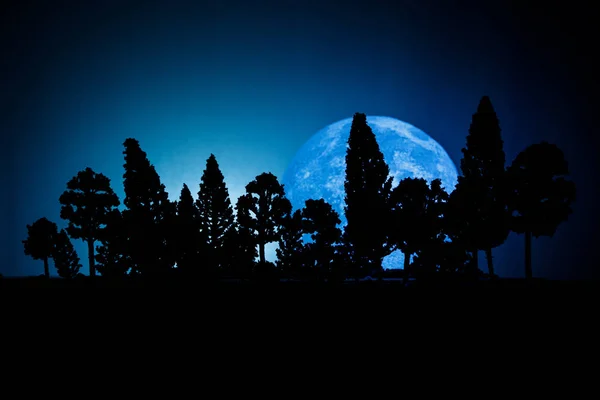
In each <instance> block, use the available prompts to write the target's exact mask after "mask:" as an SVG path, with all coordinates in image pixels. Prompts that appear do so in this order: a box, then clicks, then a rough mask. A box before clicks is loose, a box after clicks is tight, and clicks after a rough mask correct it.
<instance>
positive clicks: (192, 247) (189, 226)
mask: <svg viewBox="0 0 600 400" xmlns="http://www.w3.org/2000/svg"><path fill="white" fill-rule="evenodd" d="M199 215H200V214H199V212H198V208H197V207H196V204H195V203H194V198H193V197H192V193H191V192H190V189H189V188H188V187H187V185H186V184H185V183H184V184H183V188H182V189H181V194H180V196H179V202H178V203H177V224H176V233H175V234H176V241H175V242H176V254H177V259H176V261H177V268H178V269H179V270H180V271H181V272H182V274H183V275H187V276H189V275H191V274H195V273H197V272H198V271H197V269H198V263H199V261H200V259H199V257H200V253H201V249H202V248H203V245H204V246H205V245H206V243H205V240H202V237H201V234H200V218H199Z"/></svg>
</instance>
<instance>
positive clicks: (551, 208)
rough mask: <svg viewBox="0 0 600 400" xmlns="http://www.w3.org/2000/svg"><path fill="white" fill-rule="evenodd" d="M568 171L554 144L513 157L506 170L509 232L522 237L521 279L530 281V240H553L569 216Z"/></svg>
mask: <svg viewBox="0 0 600 400" xmlns="http://www.w3.org/2000/svg"><path fill="white" fill-rule="evenodd" d="M568 175H569V167H568V164H567V161H566V160H565V157H564V154H563V152H562V151H561V150H560V149H559V148H558V147H557V146H556V145H554V144H550V143H547V142H542V143H538V144H533V145H531V146H529V147H527V148H526V149H525V150H523V151H522V152H521V153H519V154H518V155H517V157H516V158H515V160H514V161H513V162H512V164H511V165H510V167H509V168H508V176H509V178H510V190H509V192H510V195H509V209H510V211H511V214H512V230H513V231H514V232H517V233H524V234H525V276H526V277H527V278H531V277H532V276H533V270H532V266H531V237H532V236H534V237H539V236H550V237H551V236H553V235H554V233H555V232H556V229H557V228H558V226H559V225H560V224H561V223H562V222H564V221H566V220H567V219H568V217H569V215H570V214H571V213H572V212H573V210H572V209H571V203H572V202H574V201H575V196H576V188H575V183H573V182H572V181H569V180H567V177H568Z"/></svg>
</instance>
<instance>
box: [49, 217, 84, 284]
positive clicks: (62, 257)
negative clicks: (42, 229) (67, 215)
mask: <svg viewBox="0 0 600 400" xmlns="http://www.w3.org/2000/svg"><path fill="white" fill-rule="evenodd" d="M52 258H53V259H54V266H55V267H56V272H58V276H60V277H61V278H65V279H73V278H75V277H76V276H77V274H78V273H79V269H80V268H81V264H80V263H79V256H77V252H76V251H75V248H73V244H72V243H71V239H70V238H69V236H68V235H67V232H66V231H65V230H64V229H61V231H60V232H59V233H58V234H57V235H56V238H55V240H54V246H53V248H52Z"/></svg>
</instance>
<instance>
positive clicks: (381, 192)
mask: <svg viewBox="0 0 600 400" xmlns="http://www.w3.org/2000/svg"><path fill="white" fill-rule="evenodd" d="M388 175H389V168H388V166H387V164H386V163H385V160H384V158H383V154H382V153H381V151H380V149H379V145H378V144H377V140H376V138H375V135H374V134H373V131H372V130H371V127H369V125H368V124H367V117H366V115H365V114H361V113H356V114H354V118H353V120H352V126H351V128H350V136H349V138H348V148H347V152H346V179H345V182H344V189H345V192H346V196H345V199H344V200H345V207H344V212H345V215H346V220H347V225H346V227H345V230H344V237H345V239H346V240H347V241H348V243H349V245H350V246H351V249H352V250H351V252H352V262H353V263H355V265H356V267H357V268H358V269H359V270H361V269H362V270H363V272H366V273H367V274H369V273H371V272H373V271H375V272H377V273H380V272H381V269H382V267H381V262H382V260H383V257H385V256H386V255H388V254H389V253H390V247H389V246H388V245H387V238H386V235H387V228H385V225H386V223H387V222H388V220H389V218H388V214H389V211H388V199H389V195H390V192H391V188H392V178H391V177H389V176H388Z"/></svg>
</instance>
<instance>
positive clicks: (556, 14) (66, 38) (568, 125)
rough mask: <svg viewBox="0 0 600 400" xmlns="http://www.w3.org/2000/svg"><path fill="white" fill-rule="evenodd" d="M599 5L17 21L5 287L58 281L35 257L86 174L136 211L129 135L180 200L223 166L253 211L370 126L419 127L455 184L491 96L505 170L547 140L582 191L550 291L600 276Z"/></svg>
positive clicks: (25, 16) (350, 5)
mask: <svg viewBox="0 0 600 400" xmlns="http://www.w3.org/2000/svg"><path fill="white" fill-rule="evenodd" d="M88 3H89V4H88ZM451 3H452V4H451ZM559 3H560V4H563V5H562V6H561V7H559ZM565 4H567V5H565ZM585 4H586V2H578V1H570V2H567V3H565V2H553V1H546V2H536V3H532V2H527V1H515V2H500V1H486V2H483V4H479V3H478V2H473V1H455V2H450V1H419V0H410V1H396V2H392V1H385V2H383V1H374V0H371V1H354V0H346V1H337V0H321V1H312V0H302V1H300V0H298V1H292V0H278V1H233V0H213V1H194V2H190V1H186V2H184V1H177V0H170V1H151V0H146V1H126V0H119V1H112V0H108V1H102V2H83V1H45V2H44V1H17V2H13V4H12V5H10V4H9V5H8V6H7V5H6V3H5V5H3V6H2V7H3V8H2V9H1V12H2V15H1V21H0V22H1V23H0V29H1V31H0V44H1V45H2V48H1V49H2V56H1V57H0V63H1V64H0V68H1V72H2V75H1V76H2V81H1V85H2V86H0V117H1V118H0V129H1V133H2V140H3V142H2V155H1V158H2V167H3V169H2V171H3V174H2V179H3V182H2V205H3V206H4V207H3V208H2V209H3V213H2V215H1V217H2V227H3V229H2V231H1V232H0V234H2V235H3V237H2V238H1V239H2V240H1V242H0V243H1V245H0V246H1V247H0V252H1V258H0V260H1V261H0V263H1V264H0V273H2V274H4V275H33V274H36V275H37V274H39V273H42V272H43V269H42V268H43V267H42V263H41V261H33V260H31V259H29V258H28V257H25V256H24V255H23V248H22V245H21V243H20V241H21V240H23V239H24V238H25V237H26V227H25V226H26V224H30V223H32V222H33V221H35V220H36V219H38V218H40V217H43V216H46V217H47V218H49V219H51V220H53V221H55V222H57V223H58V224H59V227H64V226H66V224H65V222H64V221H62V220H61V219H60V217H59V211H60V205H59V203H58V197H59V196H60V194H61V193H62V191H63V190H64V189H65V187H66V182H67V181H68V180H69V179H70V178H71V177H72V176H74V175H75V174H76V173H77V171H79V170H81V169H84V168H85V167H86V166H90V167H92V168H93V169H94V170H96V171H97V172H102V173H104V174H105V175H107V176H108V177H109V178H110V179H111V180H112V184H113V187H114V189H115V191H116V192H117V194H118V195H119V197H120V198H121V199H122V198H123V187H122V174H123V155H122V151H123V146H122V144H123V141H124V140H125V138H127V137H135V138H136V139H138V140H139V141H140V144H141V146H142V149H143V150H145V151H146V152H147V153H148V157H149V159H150V161H151V162H152V163H153V164H154V165H155V166H156V169H157V171H158V173H159V174H160V175H161V178H162V180H163V183H165V185H166V186H167V190H168V191H169V194H170V197H171V198H172V199H175V198H176V197H178V195H179V191H180V189H181V186H182V184H183V183H184V182H185V183H187V184H188V186H190V188H191V190H192V192H193V193H194V194H195V193H196V192H197V190H198V189H197V188H198V183H199V181H200V176H201V174H202V171H203V169H204V167H205V162H206V159H207V158H208V156H209V155H210V153H214V154H215V155H216V157H217V160H218V161H219V163H220V165H221V168H222V171H223V173H224V175H225V179H226V181H227V184H228V186H229V188H230V194H231V196H232V198H233V199H237V197H238V196H239V195H240V194H241V193H242V192H243V188H244V186H245V185H246V183H248V182H249V181H250V180H252V179H253V178H254V177H255V176H256V175H258V174H259V173H261V172H266V171H269V172H272V173H274V174H275V175H276V176H278V177H281V176H282V174H283V172H284V171H285V169H286V166H287V164H288V163H289V161H290V160H291V159H292V158H293V156H294V154H295V152H296V151H297V150H298V149H299V147H300V146H301V145H302V144H303V143H304V142H305V141H306V140H307V139H308V138H309V137H310V136H311V135H313V134H314V133H316V132H317V131H318V130H319V129H321V128H323V127H325V126H326V125H328V124H330V123H333V122H336V121H338V120H341V119H343V118H348V117H351V116H352V115H353V113H355V112H364V113H366V114H368V115H386V116H390V117H394V118H398V119H401V120H403V121H406V122H408V123H410V124H412V125H415V126H416V127H418V128H420V129H422V130H424V131H425V132H427V133H428V134H429V135H431V136H432V137H433V138H434V139H436V140H437V141H438V142H439V143H440V144H441V145H442V146H444V148H445V149H446V150H447V152H448V153H449V154H450V156H451V158H452V159H453V160H454V162H455V163H456V165H457V166H458V165H459V162H460V158H461V152H460V149H461V148H462V147H463V146H464V144H465V136H466V134H467V131H468V128H469V124H470V120H471V115H472V113H473V112H474V111H475V110H476V108H477V104H478V102H479V99H480V98H481V96H483V95H489V96H490V97H491V99H492V103H493V105H494V107H495V108H496V111H497V113H498V117H499V119H500V122H501V125H502V129H503V138H504V142H505V151H506V156H507V163H510V162H511V161H512V160H513V159H514V157H515V156H516V154H517V153H518V152H519V151H521V150H523V149H524V148H525V147H526V146H527V145H529V144H532V143H536V142H539V141H542V140H548V141H550V142H553V143H556V144H557V145H558V146H559V147H560V148H561V149H563V151H564V153H565V155H566V158H567V160H568V161H569V166H570V169H571V173H572V179H573V180H574V181H575V183H576V185H577V188H578V199H577V202H576V204H574V207H573V208H574V213H573V215H572V216H571V218H570V220H569V221H568V222H567V223H565V224H564V225H562V226H561V227H559V229H558V231H557V233H556V235H555V237H554V238H551V239H546V238H542V239H536V240H534V242H533V268H534V273H535V274H536V275H538V276H544V277H548V278H587V277H591V276H592V275H594V274H595V276H597V270H596V269H593V268H592V267H591V266H592V265H593V264H594V263H593V262H592V261H591V260H592V257H593V256H594V255H595V251H594V250H595V249H594V247H595V246H597V243H598V233H597V232H598V231H597V226H598V225H597V223H598V211H597V209H596V208H595V206H596V204H597V203H598V194H599V193H598V186H599V185H598V170H600V169H599V168H598V163H597V161H596V157H595V153H596V151H597V149H598V133H597V132H596V129H595V128H596V126H597V121H596V115H598V113H597V108H596V101H595V97H596V96H595V91H596V89H597V87H598V85H597V82H596V79H595V75H594V73H595V72H594V71H595V70H597V67H598V64H597V62H596V61H595V53H596V52H597V50H596V49H597V45H596V44H595V43H594V41H593V37H594V36H596V34H597V32H596V30H597V28H595V26H597V14H596V13H595V11H592V10H591V9H586V8H585V6H584V5H585ZM565 7H568V8H565ZM589 7H592V6H591V5H590V6H589ZM77 243H78V244H77V247H76V248H77V250H78V251H79V253H80V257H81V258H82V261H83V262H84V263H85V262H86V259H87V254H86V252H85V246H83V245H82V244H81V242H80V241H77ZM480 260H481V259H480ZM480 262H481V264H480V265H481V267H482V268H483V269H485V264H484V261H483V260H482V261H480ZM495 263H496V266H497V272H498V273H499V274H500V275H503V276H522V275H523V236H518V235H515V234H512V235H511V237H510V238H509V240H508V241H507V243H506V244H505V245H503V246H501V247H499V248H498V249H497V250H496V251H495ZM84 272H85V273H87V267H84Z"/></svg>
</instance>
